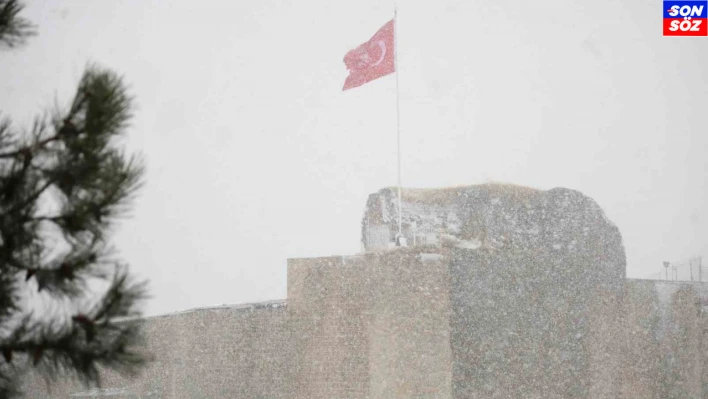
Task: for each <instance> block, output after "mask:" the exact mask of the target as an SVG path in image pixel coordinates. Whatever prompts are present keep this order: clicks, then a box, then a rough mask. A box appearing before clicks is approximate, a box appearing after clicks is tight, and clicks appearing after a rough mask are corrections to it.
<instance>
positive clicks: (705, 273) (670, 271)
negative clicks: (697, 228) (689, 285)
mask: <svg viewBox="0 0 708 399" xmlns="http://www.w3.org/2000/svg"><path fill="white" fill-rule="evenodd" d="M663 266H664V267H663V268H662V271H660V272H657V273H654V274H651V275H649V276H647V278H648V279H650V280H664V281H698V282H708V265H704V262H703V259H702V257H701V256H696V257H693V258H690V259H685V260H682V261H666V262H663Z"/></svg>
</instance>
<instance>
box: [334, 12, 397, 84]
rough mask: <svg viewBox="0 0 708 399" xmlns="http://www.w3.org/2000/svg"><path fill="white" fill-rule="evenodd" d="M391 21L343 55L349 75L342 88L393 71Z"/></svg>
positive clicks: (394, 68) (366, 81) (362, 82)
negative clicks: (366, 40)
mask: <svg viewBox="0 0 708 399" xmlns="http://www.w3.org/2000/svg"><path fill="white" fill-rule="evenodd" d="M393 23H394V20H391V21H389V22H388V23H387V24H386V25H384V26H383V27H382V28H381V29H379V30H378V32H376V34H375V35H374V36H373V37H372V38H371V39H369V41H368V42H366V43H364V44H362V45H360V46H359V47H357V48H355V49H354V50H351V51H350V52H348V53H347V55H345V56H344V64H345V65H346V66H347V69H348V70H349V76H347V80H346V81H345V82H344V88H343V89H342V90H348V89H352V88H354V87H359V86H361V85H363V84H364V83H368V82H371V81H372V80H374V79H378V78H380V77H382V76H386V75H388V74H391V73H393V72H395V70H396V67H395V65H394V47H393V46H394V41H393Z"/></svg>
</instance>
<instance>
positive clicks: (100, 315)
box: [0, 0, 146, 398]
mask: <svg viewBox="0 0 708 399" xmlns="http://www.w3.org/2000/svg"><path fill="white" fill-rule="evenodd" d="M21 10H22V5H21V4H19V3H18V2H16V1H13V0H0V44H5V45H6V46H9V47H14V46H17V45H19V44H22V42H23V40H24V39H25V38H27V37H28V36H30V35H32V34H33V31H32V25H31V24H30V23H29V22H27V21H26V20H24V19H22V18H19V17H18V13H19V12H20V11H21ZM130 109H131V99H130V97H129V96H128V95H127V93H126V88H125V85H124V84H123V82H122V80H121V78H120V77H118V76H117V75H115V74H114V73H112V72H111V71H108V70H105V69H101V68H98V67H96V66H89V67H88V68H87V70H86V72H85V73H84V75H83V77H82V79H81V81H80V82H79V87H78V90H77V92H76V94H75V96H74V99H73V101H72V102H71V105H70V107H69V108H68V109H67V110H64V111H59V110H57V111H56V112H55V113H54V115H53V116H52V117H51V118H50V117H47V116H43V117H40V118H37V119H36V122H35V123H34V124H33V126H32V128H31V129H30V130H29V131H25V132H20V131H18V130H17V129H16V128H15V127H14V126H13V125H12V123H11V122H10V120H9V119H7V118H0V352H1V353H2V356H1V357H0V398H5V397H10V396H12V395H14V394H15V393H17V388H18V383H19V381H20V380H21V378H22V374H23V372H25V371H26V370H28V369H29V368H32V367H34V368H37V369H38V370H39V371H40V372H42V373H43V374H44V375H45V376H47V377H49V378H50V379H51V378H56V377H59V376H63V377H66V376H67V375H68V376H71V375H73V376H75V377H78V378H79V379H80V380H82V381H83V382H85V383H86V384H97V383H99V382H100V378H99V377H100V370H101V369H102V368H110V369H114V370H117V371H119V372H123V373H128V374H131V373H135V372H137V371H139V369H140V366H141V365H142V364H143V363H144V362H145V361H146V358H145V356H144V355H143V354H141V352H140V350H139V345H140V331H139V321H137V317H139V316H140V312H139V311H138V308H137V305H139V303H140V302H141V301H142V300H143V299H145V298H146V287H145V284H144V283H141V282H136V281H134V279H132V278H131V276H130V274H129V273H128V270H127V267H126V266H125V265H123V264H121V263H120V262H119V261H117V260H116V259H115V258H113V256H112V251H111V250H110V248H109V247H108V243H107V240H108V238H109V237H108V233H109V232H110V230H111V227H112V226H113V223H114V222H115V221H116V219H117V218H118V217H120V216H123V215H124V214H125V212H126V211H127V210H128V205H130V201H131V199H132V197H133V194H134V193H135V191H136V190H137V189H138V188H139V186H140V184H141V177H142V176H143V166H142V162H141V161H140V159H139V158H136V157H128V156H126V155H125V154H124V153H123V151H122V150H121V149H120V147H119V145H118V144H119V143H118V139H119V138H120V136H121V135H122V134H123V133H124V132H125V129H126V127H127V124H128V121H129V119H130V117H131V115H130ZM0 117H1V115H0ZM100 282H103V286H104V290H103V291H100V290H99V291H97V285H100V284H99V283H100ZM30 307H31V308H30Z"/></svg>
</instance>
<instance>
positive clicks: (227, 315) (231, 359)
mask: <svg viewBox="0 0 708 399" xmlns="http://www.w3.org/2000/svg"><path fill="white" fill-rule="evenodd" d="M143 328H144V332H145V337H146V348H147V350H148V351H149V352H150V353H151V354H152V356H154V359H155V361H154V362H153V363H152V364H150V365H149V367H147V368H146V370H145V371H144V372H143V373H141V374H140V375H139V376H138V377H137V378H134V379H129V378H124V377H121V376H119V375H117V374H115V373H106V374H105V377H104V379H103V384H102V385H103V388H104V390H92V389H88V388H85V387H83V386H82V385H81V384H79V383H77V382H69V381H57V382H56V383H53V384H52V385H51V390H48V389H47V387H46V384H44V382H43V381H42V380H41V379H39V378H37V377H36V376H32V375H30V376H29V378H28V379H27V381H26V383H25V388H24V389H25V392H26V393H27V397H28V398H57V399H58V398H66V397H76V398H81V397H104V396H105V397H112V398H138V397H140V398H169V399H173V398H174V399H183V398H210V399H212V398H213V399H216V398H271V399H281V398H283V399H284V398H291V396H290V394H289V393H290V392H292V389H293V388H292V379H291V376H292V372H291V370H292V369H293V367H294V364H293V360H294V358H293V354H292V353H293V351H292V349H293V348H292V345H291V335H292V329H291V328H290V326H289V324H288V317H287V307H286V306H285V304H284V303H283V302H274V303H264V304H256V305H246V306H240V307H224V308H209V309H198V310H194V311H189V312H184V313H177V314H172V315H167V316H160V317H151V318H147V319H146V320H144V321H143ZM70 395H71V396H70Z"/></svg>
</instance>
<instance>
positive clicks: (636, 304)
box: [450, 251, 708, 399]
mask: <svg viewBox="0 0 708 399" xmlns="http://www.w3.org/2000/svg"><path fill="white" fill-rule="evenodd" d="M581 265H582V263H574V262H573V258H570V259H569V258H567V257H557V256H553V254H543V253H541V254H538V255H537V257H536V258H531V259H529V258H528V257H524V256H523V253H514V252H502V253H494V254H491V253H484V252H479V251H456V252H455V253H454V254H453V255H452V259H451V263H450V274H451V292H450V295H451V305H452V317H451V319H450V326H451V341H450V344H451V347H452V355H453V377H452V390H453V397H455V398H492V399H493V398H510V397H512V398H516V397H523V398H627V399H634V398H642V399H644V398H649V399H651V398H656V399H659V398H662V399H664V398H704V397H708V390H707V387H708V385H707V384H708V378H707V376H706V373H707V372H708V367H707V366H708V365H707V364H706V362H707V361H708V352H706V337H705V332H706V331H708V328H706V327H708V324H707V323H708V318H707V317H706V314H705V313H704V309H703V306H704V305H703V304H704V303H707V302H708V286H707V285H705V284H700V283H676V282H660V281H646V280H631V279H627V280H620V281H619V284H605V283H603V279H601V278H600V279H595V278H593V276H591V275H589V274H588V273H582V272H581V270H574V269H576V268H577V267H580V266H581Z"/></svg>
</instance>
